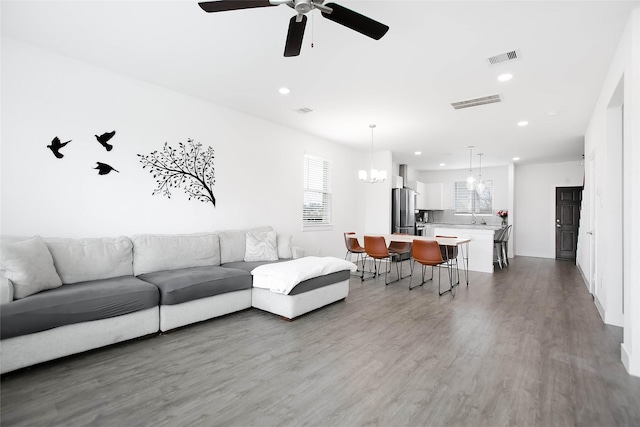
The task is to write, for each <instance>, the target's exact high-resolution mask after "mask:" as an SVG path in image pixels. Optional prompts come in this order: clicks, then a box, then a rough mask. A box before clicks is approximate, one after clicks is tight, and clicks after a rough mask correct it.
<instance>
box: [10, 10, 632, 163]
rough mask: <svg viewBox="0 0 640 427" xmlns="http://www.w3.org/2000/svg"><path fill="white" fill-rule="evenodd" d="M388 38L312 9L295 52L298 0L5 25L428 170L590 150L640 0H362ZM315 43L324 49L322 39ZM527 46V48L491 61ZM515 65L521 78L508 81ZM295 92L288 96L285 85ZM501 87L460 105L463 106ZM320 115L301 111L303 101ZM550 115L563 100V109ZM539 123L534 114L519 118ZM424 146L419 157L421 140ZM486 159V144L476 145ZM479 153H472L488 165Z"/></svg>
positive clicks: (40, 17) (57, 15) (33, 13)
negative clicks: (599, 108)
mask: <svg viewBox="0 0 640 427" xmlns="http://www.w3.org/2000/svg"><path fill="white" fill-rule="evenodd" d="M338 3H339V4H341V5H343V6H345V7H348V8H350V9H353V10H355V11H358V12H360V13H362V14H364V15H366V16H369V17H371V18H373V19H375V20H378V21H380V22H383V23H385V24H387V25H389V27H390V30H389V32H388V33H387V35H386V36H384V37H383V38H382V39H381V40H379V41H375V40H372V39H369V38H368V37H365V36H363V35H361V34H359V33H356V32H354V31H351V30H349V29H347V28H345V27H342V26H340V25H338V24H336V23H334V22H331V21H329V20H327V19H324V18H323V17H322V16H321V15H320V13H319V12H318V11H314V12H313V13H311V14H310V15H309V21H308V23H307V29H306V33H305V39H304V44H303V47H302V53H301V55H300V56H299V57H293V58H284V57H283V50H284V42H285V37H286V32H287V26H288V21H289V19H290V18H291V16H293V15H294V11H293V10H292V9H291V8H289V7H287V6H284V5H282V6H278V7H271V8H261V9H248V10H241V11H232V12H222V13H211V14H207V13H205V12H203V11H202V10H201V9H200V7H198V5H197V2H196V1H173V2H171V1H135V2H134V1H104V2H96V1H68V2H59V1H44V2H31V1H23V0H21V1H15V2H13V1H2V11H1V13H2V33H3V35H7V36H10V37H13V38H16V39H18V40H22V41H24V42H27V43H31V44H34V45H37V46H40V47H43V48H46V49H50V50H52V51H55V52H59V53H61V54H64V55H68V56H71V57H74V58H77V59H80V60H82V61H85V62H88V63H91V64H95V65H97V66H100V67H104V68H106V69H110V70H113V71H116V72H118V73H121V74H125V75H129V76H132V77H135V78H138V79H141V80H144V81H148V82H152V83H155V84H158V85H160V86H163V87H166V88H170V89H173V90H176V91H179V92H182V93H186V94H190V95H193V96H195V97H198V98H201V99H205V100H208V101H211V102H213V103H216V104H219V105H223V106H226V107H229V108H232V109H235V110H239V111H243V112H246V113H248V114H251V115H254V116H257V117H262V118H264V119H266V120H270V121H273V122H276V123H280V124H282V125H285V126H289V127H292V128H295V129H299V130H301V131H304V132H307V133H310V134H313V135H317V136H320V137H322V138H326V139H329V140H333V141H336V142H339V143H343V144H347V145H349V146H352V147H354V148H356V149H359V150H362V151H363V152H365V153H366V152H368V150H370V145H371V133H370V129H369V124H371V123H375V124H377V128H376V129H375V133H374V145H375V150H376V151H378V150H391V151H392V152H393V155H394V161H397V162H399V163H406V164H408V165H409V166H411V167H413V168H414V169H417V170H437V169H441V167H440V166H439V164H440V163H441V162H444V163H446V164H447V166H446V167H445V168H447V169H449V168H465V167H468V161H469V151H468V149H467V147H468V146H469V145H474V146H475V147H476V148H475V151H474V154H477V153H479V152H482V153H484V156H483V158H482V164H483V166H492V165H501V164H502V165H503V164H507V163H508V162H511V159H512V157H514V156H519V157H520V158H521V160H520V162H521V163H539V162H555V161H568V160H578V159H579V158H580V157H581V156H582V154H583V135H584V132H585V129H586V126H587V124H588V121H589V118H590V114H591V111H592V110H593V107H594V104H595V102H596V99H597V96H598V94H599V92H600V89H601V85H602V82H603V80H604V77H605V74H606V72H607V69H608V67H609V64H610V62H611V59H612V57H613V54H614V51H615V48H616V46H617V43H618V41H619V39H620V37H621V35H622V31H623V30H624V26H625V24H626V22H627V19H628V16H629V13H630V11H631V10H632V9H633V8H635V7H639V6H640V1H602V2H597V1H584V2H580V1H551V2H545V1H531V2H521V1H470V2H458V1H447V2H434V1H364V0H360V1H358V0H342V1H338ZM311 41H313V43H314V47H313V48H311V46H310V43H311ZM514 49H518V50H519V53H520V55H521V59H519V60H517V61H514V62H510V63H506V64H501V65H497V66H489V64H488V62H487V58H488V57H489V56H493V55H497V54H501V53H504V52H507V51H510V50H514ZM506 72H509V73H512V74H513V76H514V77H513V80H511V81H510V82H508V83H500V82H498V81H497V80H496V77H497V76H498V75H499V74H502V73H506ZM281 86H286V87H288V88H290V89H291V93H290V94H289V95H287V96H283V95H280V94H279V93H278V88H279V87H281ZM493 94H500V95H501V96H502V97H503V102H502V103H500V104H491V105H485V106H480V107H475V108H469V109H464V110H459V111H456V110H454V109H453V108H452V107H451V105H450V104H451V103H452V102H455V101H461V100H465V99H469V98H476V97H481V96H486V95H493ZM301 107H308V108H311V109H313V110H314V111H313V112H312V113H309V114H300V113H298V112H296V111H295V110H296V109H299V108H301ZM550 112H556V113H557V114H555V115H550ZM521 120H527V121H528V122H529V125H528V126H526V127H518V126H517V125H516V123H517V122H518V121H521ZM417 150H419V151H422V153H423V154H422V155H421V156H419V157H418V156H415V155H414V154H413V153H414V151H417ZM474 157H476V156H474ZM476 162H477V157H476V158H474V163H476Z"/></svg>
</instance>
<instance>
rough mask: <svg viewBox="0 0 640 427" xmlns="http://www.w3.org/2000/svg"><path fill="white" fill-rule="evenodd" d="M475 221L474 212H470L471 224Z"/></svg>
mask: <svg viewBox="0 0 640 427" xmlns="http://www.w3.org/2000/svg"><path fill="white" fill-rule="evenodd" d="M475 223H476V214H475V213H473V212H471V224H475Z"/></svg>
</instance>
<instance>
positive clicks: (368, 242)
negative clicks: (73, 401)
mask: <svg viewBox="0 0 640 427" xmlns="http://www.w3.org/2000/svg"><path fill="white" fill-rule="evenodd" d="M364 250H365V252H366V254H367V256H368V257H370V258H372V259H373V270H374V273H373V277H376V276H378V275H380V269H381V268H382V260H385V261H391V258H392V256H393V255H392V254H391V253H390V252H389V248H387V242H386V241H385V240H384V237H382V236H364ZM396 268H397V265H396ZM388 271H389V268H385V269H384V284H385V285H388V284H389V283H391V282H389V281H388ZM361 279H362V280H364V270H363V271H362V277H361ZM397 280H400V275H399V274H398V279H397ZM397 280H394V282H395V281H397Z"/></svg>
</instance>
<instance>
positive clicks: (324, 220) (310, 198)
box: [302, 154, 331, 228]
mask: <svg viewBox="0 0 640 427" xmlns="http://www.w3.org/2000/svg"><path fill="white" fill-rule="evenodd" d="M327 225H331V163H330V162H329V161H328V160H325V159H322V158H320V157H317V156H313V155H309V154H305V155H304V201H303V207H302V226H303V228H304V227H314V226H327Z"/></svg>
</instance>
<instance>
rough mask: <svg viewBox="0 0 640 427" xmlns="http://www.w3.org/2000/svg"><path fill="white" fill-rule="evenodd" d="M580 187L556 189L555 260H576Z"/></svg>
mask: <svg viewBox="0 0 640 427" xmlns="http://www.w3.org/2000/svg"><path fill="white" fill-rule="evenodd" d="M581 202H582V187H556V258H559V259H573V260H575V259H576V249H577V248H578V226H579V225H580V204H581Z"/></svg>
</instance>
